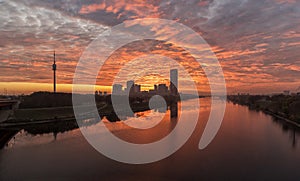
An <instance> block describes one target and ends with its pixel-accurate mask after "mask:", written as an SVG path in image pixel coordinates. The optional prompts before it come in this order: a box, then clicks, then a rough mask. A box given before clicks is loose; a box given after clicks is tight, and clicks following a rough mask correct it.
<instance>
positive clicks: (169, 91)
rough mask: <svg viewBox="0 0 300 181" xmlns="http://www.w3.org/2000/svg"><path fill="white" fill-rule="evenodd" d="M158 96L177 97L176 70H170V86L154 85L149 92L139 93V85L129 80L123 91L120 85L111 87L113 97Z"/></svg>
mask: <svg viewBox="0 0 300 181" xmlns="http://www.w3.org/2000/svg"><path fill="white" fill-rule="evenodd" d="M146 93H147V94H158V95H174V96H177V95H178V70H177V69H172V70H171V71H170V85H169V87H168V86H167V85H166V84H158V85H154V87H153V89H151V90H149V91H141V85H139V84H135V83H134V81H133V80H129V81H127V83H126V88H124V89H123V86H122V85H121V84H114V85H113V87H112V94H114V95H126V94H129V95H130V96H140V95H142V94H146Z"/></svg>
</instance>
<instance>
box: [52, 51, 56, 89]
mask: <svg viewBox="0 0 300 181" xmlns="http://www.w3.org/2000/svg"><path fill="white" fill-rule="evenodd" d="M52 70H53V92H54V93H56V60H55V51H54V53H53V65H52Z"/></svg>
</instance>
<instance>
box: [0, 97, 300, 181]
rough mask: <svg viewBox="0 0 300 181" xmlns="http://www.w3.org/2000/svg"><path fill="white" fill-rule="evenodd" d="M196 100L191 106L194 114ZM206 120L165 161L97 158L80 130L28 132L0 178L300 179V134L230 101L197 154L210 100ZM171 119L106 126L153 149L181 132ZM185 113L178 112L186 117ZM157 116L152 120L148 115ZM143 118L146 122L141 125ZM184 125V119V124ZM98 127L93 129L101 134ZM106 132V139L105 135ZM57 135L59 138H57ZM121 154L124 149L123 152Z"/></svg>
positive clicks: (2, 165)
mask: <svg viewBox="0 0 300 181" xmlns="http://www.w3.org/2000/svg"><path fill="white" fill-rule="evenodd" d="M194 101H197V100H188V101H187V102H186V103H187V104H189V105H190V110H188V111H195V110H194V107H193V104H194ZM200 104H201V108H200V114H199V121H198V124H197V127H196V129H195V131H194V132H193V134H192V136H191V137H190V139H189V140H188V141H187V142H186V144H184V146H183V147H181V148H180V149H179V150H178V151H177V152H175V153H174V154H173V155H171V156H169V157H168V158H166V159H163V160H161V161H158V162H155V163H150V164H144V165H130V164H124V163H120V162H117V161H113V160H111V159H109V158H107V157H105V156H104V155H102V154H100V153H98V152H97V151H96V150H95V149H94V148H93V147H92V146H90V145H89V143H88V142H87V141H86V140H85V138H84V137H83V136H82V134H81V132H80V130H79V129H74V130H71V131H67V132H64V133H57V135H56V134H52V133H50V134H42V135H32V134H29V133H27V132H26V131H24V130H22V131H20V132H19V133H17V134H16V135H15V137H14V139H12V140H11V141H10V142H9V143H8V146H7V147H5V148H4V149H2V150H0V180H16V179H17V180H47V179H49V180H57V179H67V180H299V179H300V172H299V168H300V141H299V140H300V138H299V133H300V132H299V128H297V127H294V126H292V125H289V124H286V123H285V122H283V121H281V120H276V119H274V118H272V117H271V116H269V115H266V114H264V113H262V112H257V111H253V110H249V109H248V108H247V107H244V106H239V105H234V104H232V103H227V107H226V112H225V116H224V120H223V122H222V125H221V128H220V130H219V132H218V134H217V135H216V137H215V138H214V140H213V141H212V142H211V143H210V144H209V145H208V147H207V148H205V149H204V150H199V149H198V144H199V140H200V137H201V135H202V133H203V129H204V127H205V125H206V122H207V119H208V116H209V112H210V100H209V99H208V98H205V99H200ZM164 114H166V115H165V117H164V119H163V120H162V121H161V122H160V123H159V124H158V125H157V126H155V127H154V128H151V129H149V130H137V129H133V128H131V127H129V126H127V125H126V124H125V123H129V122H130V124H131V125H133V124H144V125H145V126H147V124H149V123H153V122H156V121H157V120H158V119H160V118H161V117H163V115H164ZM169 114H170V111H167V112H166V113H163V112H154V111H146V112H142V113H138V114H136V115H135V116H136V117H132V118H127V119H126V120H123V121H120V122H114V123H110V122H108V121H107V120H106V118H103V119H102V121H103V122H105V124H106V126H107V127H108V128H109V129H110V130H111V131H112V132H113V133H114V134H115V135H116V136H118V137H120V138H122V139H123V140H126V141H129V142H134V143H149V142H152V141H156V140H159V139H160V138H162V137H164V136H167V135H168V133H169V132H170V130H172V129H173V128H174V127H175V126H176V121H175V122H174V120H170V116H169ZM181 114H184V113H181V112H179V116H180V115H181ZM149 115H151V117H149ZM137 117H140V118H142V117H147V119H143V120H142V121H141V120H140V119H138V118H137ZM181 121H184V120H181ZM98 126H99V123H95V124H94V125H91V126H87V127H86V128H83V129H89V130H90V131H91V132H97V130H98V129H97V128H98ZM100 134H101V133H100ZM54 135H55V136H54ZM120 149H121V148H120Z"/></svg>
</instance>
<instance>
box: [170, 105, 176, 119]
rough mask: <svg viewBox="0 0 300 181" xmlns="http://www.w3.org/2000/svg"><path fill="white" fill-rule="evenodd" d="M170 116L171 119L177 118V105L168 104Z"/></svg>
mask: <svg viewBox="0 0 300 181" xmlns="http://www.w3.org/2000/svg"><path fill="white" fill-rule="evenodd" d="M170 112H171V113H170V116H171V118H177V117H178V103H177V102H172V103H171V104H170Z"/></svg>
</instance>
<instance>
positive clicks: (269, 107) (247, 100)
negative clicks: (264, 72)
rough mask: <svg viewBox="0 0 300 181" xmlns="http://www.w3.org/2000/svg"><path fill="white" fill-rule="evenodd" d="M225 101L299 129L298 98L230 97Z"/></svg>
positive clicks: (281, 96)
mask: <svg viewBox="0 0 300 181" xmlns="http://www.w3.org/2000/svg"><path fill="white" fill-rule="evenodd" d="M227 100H228V101H230V102H232V103H234V104H238V105H242V106H247V107H248V108H249V109H250V110H257V111H262V112H263V113H265V114H267V115H270V116H273V117H274V118H278V119H280V120H283V121H285V122H286V123H289V124H292V125H294V126H297V127H299V128H300V121H299V115H300V112H299V111H298V109H299V108H298V109H297V107H298V106H299V103H300V97H299V96H285V95H275V96H261V95H231V96H228V98H227Z"/></svg>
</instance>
